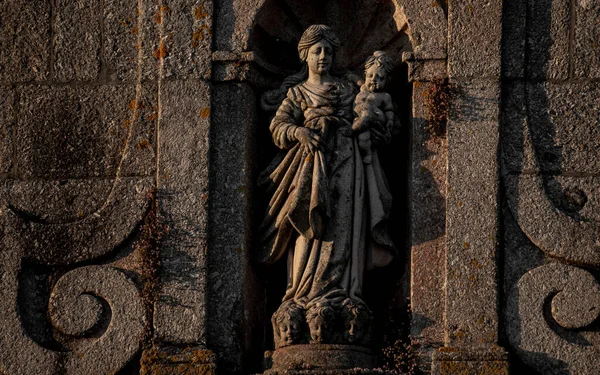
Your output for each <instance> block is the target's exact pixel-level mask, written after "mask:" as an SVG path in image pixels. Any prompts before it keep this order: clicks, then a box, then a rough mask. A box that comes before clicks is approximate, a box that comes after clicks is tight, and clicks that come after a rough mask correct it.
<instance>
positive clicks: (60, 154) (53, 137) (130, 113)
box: [15, 85, 156, 178]
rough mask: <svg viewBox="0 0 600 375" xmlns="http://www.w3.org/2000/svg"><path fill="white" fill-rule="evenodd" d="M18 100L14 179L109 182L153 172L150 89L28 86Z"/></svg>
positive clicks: (152, 97)
mask: <svg viewBox="0 0 600 375" xmlns="http://www.w3.org/2000/svg"><path fill="white" fill-rule="evenodd" d="M18 95H19V102H20V103H19V104H20V105H19V110H18V113H17V114H16V116H17V128H18V130H17V137H16V145H15V146H16V147H19V149H20V152H19V153H18V155H17V160H16V161H15V163H16V167H17V173H18V175H19V176H22V177H26V178H31V177H41V178H77V177H92V176H98V177H114V176H115V175H116V174H117V173H119V174H120V175H121V176H126V175H144V174H148V173H149V172H150V171H153V170H154V163H155V162H154V147H153V146H152V145H153V143H154V141H153V137H154V123H155V121H156V109H155V107H154V105H155V104H154V103H155V95H156V92H155V90H152V89H151V88H150V87H145V88H139V89H137V90H136V88H135V87H132V86H95V87H69V86H60V87H59V86H33V85H31V86H30V85H28V86H23V87H21V88H19V89H18ZM123 158H124V160H122V159H123Z"/></svg>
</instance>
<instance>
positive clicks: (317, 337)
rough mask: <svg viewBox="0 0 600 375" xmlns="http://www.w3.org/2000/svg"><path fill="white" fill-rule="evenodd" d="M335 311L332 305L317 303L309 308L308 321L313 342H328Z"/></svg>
mask: <svg viewBox="0 0 600 375" xmlns="http://www.w3.org/2000/svg"><path fill="white" fill-rule="evenodd" d="M334 320H335V312H334V310H333V308H332V307H331V306H327V305H323V304H316V305H314V306H312V307H311V308H310V309H308V312H307V313H306V321H307V323H308V328H309V329H310V338H311V343H314V344H322V343H327V342H328V341H329V339H330V338H331V334H332V329H333V323H334Z"/></svg>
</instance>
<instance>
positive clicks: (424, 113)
mask: <svg viewBox="0 0 600 375" xmlns="http://www.w3.org/2000/svg"><path fill="white" fill-rule="evenodd" d="M433 85H434V84H433V83H420V82H418V83H415V84H414V85H413V119H412V136H413V141H412V150H411V155H412V157H411V161H412V165H411V171H410V175H411V179H410V181H411V187H410V191H411V199H410V204H411V208H410V210H411V211H410V212H411V215H410V217H411V226H410V227H411V236H410V238H411V242H412V243H411V283H410V284H411V297H410V306H411V314H412V321H411V336H412V337H413V339H414V340H415V341H417V342H419V343H421V344H422V346H423V347H422V348H421V350H423V351H426V352H428V353H429V355H428V356H429V358H427V359H425V362H426V363H425V364H424V365H423V366H421V368H422V369H423V370H425V369H428V368H430V367H431V364H430V362H431V353H430V352H431V350H432V348H436V347H439V346H442V345H443V343H444V326H443V321H444V318H443V315H444V290H443V283H444V279H445V268H444V255H445V250H446V230H445V227H446V220H445V216H446V199H445V197H446V173H447V171H446V165H447V152H446V147H447V142H446V138H445V137H444V136H443V135H438V136H434V135H432V134H431V132H430V131H429V130H428V128H427V118H428V116H429V115H428V111H429V110H430V108H427V106H426V104H425V97H426V96H427V93H428V91H429V90H431V89H432V87H433ZM427 365H428V366H427Z"/></svg>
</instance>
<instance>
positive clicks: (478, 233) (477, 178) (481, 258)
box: [446, 81, 500, 346]
mask: <svg viewBox="0 0 600 375" xmlns="http://www.w3.org/2000/svg"><path fill="white" fill-rule="evenodd" d="M457 86H458V87H457V90H458V92H459V94H458V95H457V97H456V98H455V101H454V103H453V110H452V113H453V116H452V117H451V119H450V121H449V123H448V199H447V221H446V225H447V228H446V229H447V233H448V242H447V246H448V247H447V261H446V262H447V263H446V272H447V276H446V278H447V279H446V324H447V327H446V329H447V337H446V345H448V346H483V345H485V344H488V345H493V344H495V343H497V338H498V317H499V315H498V311H497V306H496V301H497V283H496V277H497V276H496V275H497V267H498V266H497V264H496V256H497V255H496V254H497V253H496V252H497V246H498V244H497V239H496V235H497V227H498V219H497V217H498V214H497V195H498V178H497V173H498V167H497V147H498V141H499V120H498V109H499V108H498V103H499V95H500V91H499V85H498V84H497V83H495V82H486V81H483V82H482V81H471V82H469V83H458V84H457ZM473 228H477V230H473Z"/></svg>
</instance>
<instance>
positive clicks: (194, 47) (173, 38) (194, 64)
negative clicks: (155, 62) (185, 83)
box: [158, 0, 213, 79]
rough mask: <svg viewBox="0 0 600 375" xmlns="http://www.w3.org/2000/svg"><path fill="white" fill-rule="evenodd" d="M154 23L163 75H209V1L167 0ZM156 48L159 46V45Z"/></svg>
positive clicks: (210, 20) (210, 36) (183, 76)
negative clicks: (155, 24) (160, 52)
mask: <svg viewBox="0 0 600 375" xmlns="http://www.w3.org/2000/svg"><path fill="white" fill-rule="evenodd" d="M163 7H167V8H168V9H169V11H167V10H166V8H164V9H165V11H164V12H163V22H162V23H160V24H158V28H159V29H160V28H161V26H162V27H163V28H162V30H160V35H161V39H160V40H161V41H162V42H163V43H164V44H163V45H164V49H165V57H164V58H163V62H164V66H163V67H162V68H161V69H162V74H163V77H170V76H175V77H177V78H180V79H182V78H209V77H210V75H211V65H210V61H211V45H212V40H213V38H212V33H213V31H212V14H213V2H212V1H207V0H195V1H184V0H167V1H164V5H163ZM159 47H160V45H159Z"/></svg>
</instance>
